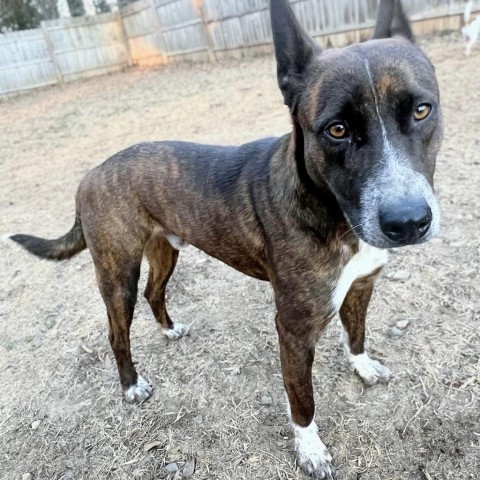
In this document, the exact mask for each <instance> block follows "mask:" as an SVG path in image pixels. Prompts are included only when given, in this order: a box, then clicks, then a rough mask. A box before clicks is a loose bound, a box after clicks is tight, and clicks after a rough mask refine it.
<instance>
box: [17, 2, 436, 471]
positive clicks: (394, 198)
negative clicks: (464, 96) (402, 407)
mask: <svg viewBox="0 0 480 480" xmlns="http://www.w3.org/2000/svg"><path fill="white" fill-rule="evenodd" d="M271 18H272V27H273V37H274V43H275V51H276V58H277V66H278V81H279V85H280V89H281V91H282V93H283V96H284V99H285V103H286V104H287V105H288V107H289V108H290V111H291V116H292V122H293V131H292V132H291V133H290V134H288V135H285V136H283V137H281V138H271V139H266V140H260V141H257V142H253V143H249V144H246V145H243V146H240V147H218V146H204V145H197V144H191V143H180V142H156V143H143V144H139V145H135V146H133V147H131V148H128V149H127V150H124V151H123V152H120V153H118V154H117V155H114V156H113V157H111V158H110V159H108V160H107V161H106V162H105V163H103V164H102V165H100V166H98V167H97V168H95V169H94V170H92V171H91V172H90V173H88V174H87V175H86V177H85V178H84V179H83V181H82V182H81V184H80V187H79V189H78V193H77V203H76V205H77V210H76V219H75V224H74V226H73V228H72V230H71V231H70V232H69V233H67V234H66V235H65V236H63V237H61V238H59V239H57V240H44V239H39V238H35V237H31V236H26V235H16V236H14V237H12V239H13V240H14V241H16V242H18V243H20V244H21V245H23V246H24V247H25V248H26V249H27V250H29V251H30V252H32V253H34V254H36V255H38V256H40V257H44V258H49V259H56V260H63V259H67V258H70V257H72V256H73V255H75V254H77V253H78V252H80V251H81V250H83V249H85V248H88V249H89V250H90V252H91V254H92V257H93V261H94V264H95V269H96V275H97V280H98V285H99V289H100V292H101V294H102V297H103V299H104V301H105V304H106V307H107V313H108V321H109V339H110V343H111V346H112V350H113V353H114V355H115V359H116V361H117V366H118V371H119V374H120V382H121V385H122V388H123V390H124V393H125V397H126V399H127V401H129V402H134V401H135V402H139V403H141V402H143V401H145V400H146V399H147V398H148V397H149V396H150V395H151V392H152V388H151V386H150V385H149V384H148V382H146V381H145V380H144V379H142V377H140V376H139V375H138V374H137V372H136V370H135V367H134V365H133V363H132V357H131V352H130V340H129V331H130V325H131V321H132V317H133V311H134V307H135V303H136V300H137V283H138V279H139V275H140V263H141V261H142V256H143V255H146V257H147V258H148V261H149V262H150V273H149V278H148V285H147V288H146V291H145V296H146V298H147V300H148V302H149V303H150V306H151V308H152V310H153V314H154V315H155V318H156V320H157V321H158V323H159V324H160V326H161V328H162V329H163V332H164V333H165V334H166V335H167V336H168V337H169V338H179V337H182V336H183V335H186V334H188V328H187V327H186V326H184V325H181V324H179V323H173V322H172V320H171V319H170V317H169V315H168V313H167V310H166V307H165V288H166V285H167V282H168V280H169V278H170V276H171V275H172V272H173V270H174V268H175V264H176V262H177V258H178V251H179V249H180V247H181V246H182V245H184V244H187V243H188V244H192V245H194V246H195V247H197V248H199V249H201V250H203V251H204V252H206V253H208V254H209V255H211V256H213V257H215V258H218V259H219V260H221V261H223V262H225V263H226V264H228V265H230V266H232V267H233V268H236V269H237V270H239V271H241V272H243V273H245V274H247V275H250V276H252V277H254V278H257V279H261V280H266V281H269V282H271V284H272V286H273V290H274V293H275V303H276V307H277V315H276V327H277V332H278V338H279V344H280V357H281V365H282V372H283V379H284V383H285V388H286V391H287V395H288V400H289V410H290V415H291V419H292V422H293V426H294V430H295V446H296V450H297V454H298V462H299V465H300V466H301V467H302V468H303V469H304V470H305V472H307V473H309V474H311V475H313V476H315V477H316V478H334V477H335V473H334V468H333V465H332V459H331V457H330V455H329V454H328V451H327V449H326V447H325V445H324V444H323V443H322V442H321V440H320V438H319V437H318V434H317V427H316V424H315V422H314V414H315V409H314V395H313V388H312V363H313V360H314V355H315V344H316V343H317V340H318V339H319V337H320V335H321V333H322V332H323V330H324V329H325V327H326V326H327V325H328V323H329V322H330V320H331V319H332V317H333V316H334V314H335V313H336V312H339V313H340V317H341V320H342V323H343V327H344V330H345V332H344V341H345V349H346V352H347V356H348V359H349V361H350V363H351V365H352V367H353V368H354V369H355V370H356V371H357V373H358V374H359V375H360V377H362V378H363V380H364V381H365V382H366V383H367V384H374V383H376V382H378V381H388V379H389V378H390V372H389V371H388V369H387V368H385V367H384V366H382V365H381V364H380V363H379V362H377V361H375V360H372V359H370V357H368V355H367V354H366V353H365V350H364V339H365V317H366V312H367V307H368V303H369V300H370V297H371V295H372V290H373V286H374V281H375V278H376V277H377V275H378V273H379V271H380V269H381V267H382V265H383V264H384V263H385V261H386V250H385V249H387V248H392V247H402V246H405V245H410V244H419V243H422V242H426V241H428V240H429V239H430V238H432V236H433V235H434V234H435V232H436V231H437V230H438V227H439V218H440V214H439V208H438V204H437V201H436V199H435V196H434V193H433V175H434V169H435V160H436V155H437V153H438V150H439V147H440V143H441V140H442V115H441V110H440V105H439V91H438V86H437V81H436V77H435V72H434V68H433V66H432V64H431V63H430V61H429V60H428V59H427V58H426V56H425V54H424V53H423V52H422V50H421V49H420V48H419V47H417V46H416V45H415V44H414V43H413V41H412V39H413V37H412V33H411V30H410V27H409V25H408V21H407V20H406V18H405V16H404V14H403V10H402V8H401V4H400V2H399V1H398V0H395V1H394V0H383V1H382V4H381V15H380V19H379V22H378V24H377V27H376V31H375V39H373V40H371V41H368V42H366V43H362V44H357V45H352V46H349V47H346V48H343V49H335V50H329V51H325V52H322V51H321V49H320V48H319V46H318V45H317V44H316V43H315V42H314V41H313V40H312V39H311V38H310V37H309V36H308V35H307V34H306V33H305V32H304V31H303V30H302V28H301V27H300V25H299V23H298V21H297V20H296V19H295V17H294V15H293V13H292V10H291V8H290V5H289V3H288V1H287V0H272V1H271ZM392 33H397V34H400V35H401V36H403V37H404V38H403V39H402V38H400V39H381V38H384V37H389V36H391V34H392Z"/></svg>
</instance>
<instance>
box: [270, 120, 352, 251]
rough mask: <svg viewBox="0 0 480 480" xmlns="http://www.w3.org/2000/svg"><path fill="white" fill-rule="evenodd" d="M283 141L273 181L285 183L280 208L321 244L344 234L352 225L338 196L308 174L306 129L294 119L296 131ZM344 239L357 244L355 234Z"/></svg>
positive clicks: (279, 198)
mask: <svg viewBox="0 0 480 480" xmlns="http://www.w3.org/2000/svg"><path fill="white" fill-rule="evenodd" d="M281 142H282V144H281V146H280V149H279V151H278V152H277V155H274V158H273V159H272V172H273V176H272V177H273V181H280V182H281V184H282V186H283V188H282V189H280V191H281V193H280V195H279V197H278V199H277V200H278V202H279V204H280V208H281V209H282V210H284V211H285V212H286V213H287V214H288V215H289V216H290V217H293V219H294V220H295V221H296V222H297V224H298V225H299V226H300V227H301V228H302V229H304V230H306V231H308V232H309V233H310V234H312V235H313V236H315V237H316V238H317V239H318V240H319V241H321V242H322V243H329V242H331V241H334V240H335V239H338V238H339V237H342V236H344V235H345V233H346V232H348V230H349V226H348V223H347V221H346V220H345V216H344V214H343V212H342V210H341V208H340V206H339V204H338V202H337V200H336V198H335V196H334V195H333V193H332V192H331V191H330V189H329V187H328V185H327V184H326V182H323V181H322V182H321V183H319V182H318V181H317V182H314V181H313V179H312V178H311V177H310V176H309V174H308V171H307V169H306V165H305V144H304V135H303V130H302V128H301V126H300V125H299V124H298V122H297V121H296V119H295V118H293V131H292V132H291V133H290V134H289V135H286V136H285V137H283V138H282V140H281ZM349 237H352V238H349ZM344 240H345V242H348V243H356V237H355V235H354V234H353V233H352V234H351V235H345V237H344Z"/></svg>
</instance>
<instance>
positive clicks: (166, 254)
mask: <svg viewBox="0 0 480 480" xmlns="http://www.w3.org/2000/svg"><path fill="white" fill-rule="evenodd" d="M145 255H146V257H147V259H148V262H149V264H150V272H149V274H148V283H147V288H146V289H145V298H146V299H147V300H148V303H149V304H150V307H151V309H152V312H153V315H154V316H155V319H156V320H157V322H158V324H159V325H160V328H161V329H162V332H163V334H164V335H165V336H166V337H167V338H169V339H171V340H178V339H179V338H181V337H184V336H186V335H188V334H189V329H188V327H187V326H186V325H182V324H181V323H173V322H172V320H171V319H170V316H169V315H168V312H167V308H166V305H165V289H166V287H167V283H168V281H169V280H170V277H171V276H172V273H173V271H174V269H175V265H176V264H177V259H178V250H176V249H175V248H173V247H172V246H171V244H170V243H169V241H167V240H166V239H165V238H164V237H161V236H158V235H154V236H152V237H151V238H150V240H149V241H148V243H147V245H146V247H145Z"/></svg>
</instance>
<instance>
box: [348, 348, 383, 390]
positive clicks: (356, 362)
mask: <svg viewBox="0 0 480 480" xmlns="http://www.w3.org/2000/svg"><path fill="white" fill-rule="evenodd" d="M348 362H349V363H350V367H351V368H352V370H355V372H356V373H357V375H358V376H359V377H360V378H361V379H362V380H363V382H364V383H365V384H366V385H369V386H372V385H376V384H377V383H379V382H380V383H388V381H389V380H390V378H392V373H391V372H390V370H389V369H388V368H387V367H385V366H384V365H382V364H381V363H380V362H379V361H378V360H373V359H372V358H370V357H369V356H368V355H367V354H366V353H362V354H361V355H349V357H348Z"/></svg>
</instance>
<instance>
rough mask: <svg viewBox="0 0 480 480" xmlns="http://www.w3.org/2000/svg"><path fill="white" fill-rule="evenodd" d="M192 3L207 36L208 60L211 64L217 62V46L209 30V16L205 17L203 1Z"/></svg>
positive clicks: (193, 0) (194, 0) (198, 0)
mask: <svg viewBox="0 0 480 480" xmlns="http://www.w3.org/2000/svg"><path fill="white" fill-rule="evenodd" d="M190 1H191V2H192V6H193V8H194V9H195V10H196V11H197V12H198V15H199V17H200V19H201V20H202V29H203V35H204V36H205V40H206V41H207V53H208V60H209V61H210V62H215V61H216V60H217V56H216V55H215V45H214V43H213V40H212V37H211V35H210V31H209V29H208V21H207V16H206V15H205V11H204V10H203V0H190Z"/></svg>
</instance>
